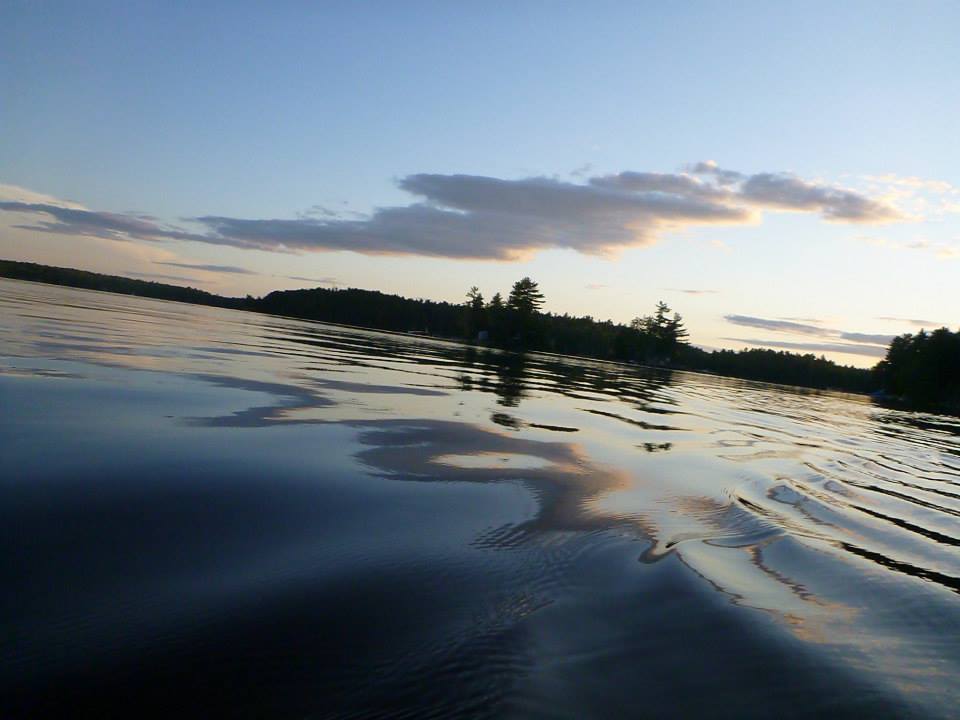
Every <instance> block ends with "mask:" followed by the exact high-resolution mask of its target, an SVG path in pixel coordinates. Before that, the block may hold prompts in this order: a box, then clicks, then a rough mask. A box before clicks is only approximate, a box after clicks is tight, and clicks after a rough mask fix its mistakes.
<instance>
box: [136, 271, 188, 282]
mask: <svg viewBox="0 0 960 720" xmlns="http://www.w3.org/2000/svg"><path fill="white" fill-rule="evenodd" d="M123 274H124V275H130V276H131V277H138V278H147V279H150V280H175V281H177V282H189V283H202V282H203V280H197V279H196V278H192V277H185V276H183V275H164V274H162V273H146V272H133V271H132V270H127V271H126V272H124V273H123Z"/></svg>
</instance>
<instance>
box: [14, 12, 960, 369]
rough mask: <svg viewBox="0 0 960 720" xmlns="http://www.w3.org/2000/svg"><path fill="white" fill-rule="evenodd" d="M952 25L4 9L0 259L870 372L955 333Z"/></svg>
mask: <svg viewBox="0 0 960 720" xmlns="http://www.w3.org/2000/svg"><path fill="white" fill-rule="evenodd" d="M958 27H960V3H956V2H911V3H907V2H876V1H875V2H868V3H867V2H863V3H861V2H853V1H851V2H844V3H835V2H824V3H819V2H797V3H769V2H757V3H751V2H738V3H721V2H688V3H636V2H622V3H606V2H591V3H561V2H509V3H497V2H483V3H480V2H477V3H473V2H464V3H444V2H436V3H418V2H409V3H396V2H383V3H378V2H368V3H352V2H344V3H337V2H325V3H295V2H285V3H266V2H263V3H247V2H223V3H218V2H206V3H170V2H165V1H164V2H160V1H157V2H138V1H137V0H124V1H123V2H96V3H85V2H69V3H57V2H38V1H36V0H29V1H24V2H21V1H19V0H11V1H9V2H6V3H3V4H2V5H0V258H3V259H11V260H25V261H31V262H40V263H46V264H51V265H59V266H69V267H78V268H83V269H87V270H92V271H96V272H106V273H113V274H121V275H127V276H132V277H138V278H143V279H150V280H157V281H160V282H169V283H174V284H181V285H191V286H193V287H200V288H203V289H205V290H209V291H211V292H217V293H224V294H230V295H245V294H252V295H262V294H264V293H266V292H269V291H270V290H274V289H291V288H298V287H315V286H318V285H319V286H324V287H360V288H368V289H377V290H383V291H385V292H393V293H398V294H401V295H405V296H409V297H422V298H431V299H437V300H448V301H452V302H460V301H463V300H464V299H465V294H466V292H467V290H468V289H469V288H470V287H471V286H473V285H476V286H478V287H479V288H480V290H481V291H482V292H483V293H484V294H485V296H486V297H487V298H489V297H490V296H492V295H493V294H494V293H495V292H498V291H499V292H501V293H503V294H504V295H506V294H507V293H508V292H509V289H510V286H511V285H512V283H513V282H514V281H516V280H518V279H520V278H522V277H524V276H530V277H532V278H533V279H534V280H536V281H537V282H538V283H539V284H540V288H541V290H542V291H543V292H544V294H545V295H546V298H547V304H546V308H545V309H546V310H548V311H551V312H556V313H570V314H575V315H591V316H593V317H595V318H597V319H604V320H605V319H608V318H609V319H612V320H614V321H616V322H629V320H630V319H631V318H633V317H635V316H638V315H644V314H649V313H650V312H652V310H653V309H654V306H655V304H656V302H657V301H658V300H665V301H666V302H667V303H668V304H669V305H670V306H671V307H672V308H674V309H675V310H677V311H679V312H680V313H681V314H682V316H683V318H684V321H685V323H686V325H687V327H688V329H689V331H690V334H691V339H692V341H693V342H694V343H696V344H698V345H700V346H703V347H707V348H732V349H740V348H746V347H772V348H777V349H785V350H791V351H796V352H815V353H816V354H818V355H819V354H825V355H826V356H827V357H829V358H831V359H834V360H837V361H839V362H842V363H846V364H854V365H859V366H870V365H872V364H874V363H875V362H876V361H877V360H879V359H880V358H882V356H883V354H884V346H885V345H886V343H887V342H888V341H889V339H890V338H891V337H892V336H894V335H898V334H902V333H904V332H916V331H917V330H919V329H920V328H921V327H926V328H934V327H939V326H941V325H946V326H948V327H951V328H954V329H956V328H957V326H958V325H960V293H958V291H957V287H958V285H960V283H958V279H960V170H958V168H960V142H958V137H960V102H958V100H957V98H960V73H957V68H960V43H957V42H956V30H957V28H958Z"/></svg>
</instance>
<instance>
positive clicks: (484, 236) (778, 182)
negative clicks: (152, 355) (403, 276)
mask: <svg viewBox="0 0 960 720" xmlns="http://www.w3.org/2000/svg"><path fill="white" fill-rule="evenodd" d="M398 186H399V188H400V189H401V190H403V191H405V192H407V193H409V194H410V195H411V197H412V198H413V201H412V202H411V203H410V204H408V205H402V206H394V207H381V208H378V209H375V210H374V211H373V212H372V213H370V214H369V215H366V216H362V217H353V216H351V217H343V216H339V215H336V216H335V215H332V214H329V212H330V211H323V210H320V211H318V210H316V208H312V209H311V210H312V212H309V213H308V214H304V215H301V216H299V217H296V218H293V219H282V218H260V219H256V218H252V219H251V218H237V217H228V216H222V215H203V216H200V217H195V218H190V219H187V220H184V221H183V222H185V223H188V224H189V225H191V226H194V227H197V228H199V230H198V231H193V230H189V229H186V228H184V227H180V226H176V225H169V224H164V223H162V222H160V221H157V220H156V219H154V218H151V217H150V216H144V215H137V214H131V213H110V212H100V211H93V210H87V209H82V208H77V207H66V206H64V205H62V204H57V203H54V202H49V201H44V202H29V201H27V200H26V199H16V200H5V201H0V210H3V211H6V212H11V213H20V214H25V215H35V216H37V220H35V221H34V223H33V224H30V225H18V226H17V227H20V228H25V229H29V230H33V231H36V232H46V233H57V234H63V235H80V236H93V237H100V238H107V239H111V240H146V241H164V240H182V241H190V242H202V243H208V244H215V245H225V246H232V247H238V248H246V249H258V250H269V251H279V252H295V253H299V252H311V251H316V252H323V251H327V252H329V251H351V252H357V253H363V254H368V255H421V256H432V257H444V258H460V259H473V260H516V259H520V258H525V257H528V256H530V255H531V254H533V253H536V252H538V251H542V250H548V249H552V248H561V249H572V250H576V251H578V252H581V253H586V254H594V255H612V254H615V253H617V252H619V251H621V250H624V249H626V248H634V247H643V246H646V245H650V244H652V243H654V242H656V241H657V240H658V239H659V238H660V237H661V236H662V235H663V234H664V233H667V232H669V231H674V230H681V229H685V228H690V227H696V226H711V225H713V226H718V225H745V224H754V223H757V222H759V221H760V219H761V216H762V212H763V211H768V210H789V211H795V212H809V213H815V214H818V215H820V216H821V217H823V218H824V219H826V220H829V221H832V222H847V223H880V222H889V221H892V220H897V219H900V218H901V215H900V213H899V212H898V210H897V209H896V208H895V207H894V206H892V205H890V204H888V203H885V202H884V201H883V200H881V199H876V198H872V197H868V196H866V195H863V194H861V193H858V192H855V191H853V190H849V189H846V188H842V187H838V186H831V185H826V184H822V183H815V182H809V181H805V180H802V179H800V178H797V177H795V176H793V175H789V174H785V173H759V174H754V175H747V174H743V173H740V172H737V171H733V170H725V169H722V168H719V167H718V166H717V165H716V164H715V163H709V162H708V163H698V164H696V165H694V166H692V167H691V168H690V169H689V172H683V173H676V174H673V173H645V172H633V171H631V172H622V173H619V174H614V175H603V176H595V177H591V178H587V179H586V180H585V181H584V182H568V181H563V180H558V179H555V178H544V177H532V178H525V179H519V180H507V179H500V178H494V177H484V176H479V175H440V174H415V175H408V176H406V177H403V178H401V179H400V180H399V181H398Z"/></svg>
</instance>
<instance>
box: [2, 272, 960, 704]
mask: <svg viewBox="0 0 960 720" xmlns="http://www.w3.org/2000/svg"><path fill="white" fill-rule="evenodd" d="M0 287H2V290H3V293H2V295H0V308H2V314H0V317H2V321H0V348H2V353H0V354H2V356H3V357H2V358H0V393H2V394H0V397H2V399H3V404H4V409H5V412H4V414H3V420H2V421H0V431H2V434H0V442H2V445H3V448H2V449H3V454H4V457H5V458H6V459H7V466H8V467H9V468H15V470H14V471H13V472H11V473H9V474H8V475H7V477H6V479H5V480H4V481H3V485H2V487H3V492H4V494H5V497H6V500H7V501H6V502H5V503H4V506H3V508H2V509H0V520H2V523H0V528H2V530H0V535H2V539H3V546H4V547H5V548H6V549H7V553H8V554H9V558H10V559H11V560H12V562H9V563H7V564H6V567H7V569H6V570H5V571H3V572H2V573H0V579H2V580H3V587H4V588H5V589H6V591H5V592H4V593H3V594H2V596H0V608H2V609H3V611H4V614H5V615H4V616H5V617H6V618H8V621H9V623H10V627H11V628H12V629H13V630H12V640H13V641H12V642H10V643H5V647H4V649H3V650H2V653H3V655H2V659H3V661H2V663H0V667H3V668H4V669H3V670H2V671H0V680H2V681H3V686H4V687H6V688H9V693H7V696H8V697H10V698H12V701H11V702H13V709H14V710H17V709H19V710H23V709H25V708H32V707H34V706H36V704H37V703H46V704H47V708H48V709H51V708H55V707H59V704H60V703H65V702H74V703H75V702H81V703H86V704H89V705H90V706H91V707H92V708H94V709H98V710H101V711H106V712H110V711H116V710H118V709H120V708H130V707H136V706H137V704H138V703H142V702H143V701H144V700H145V699H146V698H151V697H152V698H166V699H167V702H170V703H174V705H175V704H176V702H177V698H180V699H182V700H183V701H184V702H186V700H185V698H186V696H187V694H188V693H187V691H188V690H189V691H191V692H193V693H199V697H200V698H201V699H200V700H199V701H197V702H198V704H197V705H194V706H191V707H194V708H201V707H203V708H207V709H210V710H212V711H228V712H231V713H233V714H237V715H250V716H256V715H258V714H268V715H271V716H302V715H304V714H310V713H315V714H318V715H320V716H338V715H343V716H346V715H350V713H353V714H355V715H356V716H377V715H383V716H390V715H391V714H395V712H396V711H397V709H398V708H401V709H404V710H406V711H408V712H409V713H410V714H412V715H418V716H427V715H429V714H430V713H434V714H437V715H446V716H449V715H461V716H478V715H480V716H482V715H491V716H503V715H508V716H509V715H515V716H524V717H529V716H546V717H586V716H594V717H610V716H635V715H636V714H645V713H649V714H650V715H663V714H674V713H678V712H698V713H709V714H711V715H713V716H718V715H724V716H730V717H744V716H757V717H763V716H767V715H769V714H770V708H772V707H775V708H777V712H776V714H777V715H779V716H804V715H812V714H815V713H817V712H829V713H830V714H832V715H835V716H843V715H847V716H857V715H863V714H864V713H869V714H871V715H873V716H883V715H890V716H893V715H903V714H905V713H907V714H909V713H918V714H922V715H925V716H943V717H948V716H950V715H951V714H952V713H953V712H954V709H955V707H956V705H957V703H958V702H960V697H958V691H957V690H956V687H955V682H954V679H955V677H956V673H957V670H958V669H960V648H958V643H957V642H956V638H957V637H960V598H958V594H960V556H958V553H957V546H958V545H960V532H958V531H957V527H958V525H957V518H958V516H960V425H958V423H957V422H956V421H955V420H952V419H949V418H942V417H934V416H929V415H920V414H911V413H904V412H901V411H896V410H889V409H882V408H878V407H875V406H873V405H871V404H870V403H869V402H868V401H867V400H865V399H863V398H857V397H851V396H845V395H839V394H832V393H817V392H811V391H800V390H796V389H791V388H784V387H778V386H771V385H764V384H759V383H749V382H741V381H735V380H730V379H723V378H713V377H708V376H703V375H696V374H691V373H682V372H669V371H663V370H646V369H642V368H636V367H626V366H619V365H613V364H607V363H600V362H593V361H580V360H574V359H568V358H557V357H550V356H544V355H530V356H518V355H511V354H506V353H501V352H498V351H493V350H488V349H483V348H472V347H465V346H462V345H458V344H456V343H448V342H441V341H434V340H430V339H425V338H408V337H403V336H396V335H387V334H382V333H375V332H368V331H363V330H357V329H349V328H335V327H331V326H324V325H319V324H311V323H306V322H301V321H297V320H290V319H284V318H275V317H267V316H259V315H254V314H246V313H238V312H229V311H223V310H218V309H214V308H204V307H192V306H187V305H180V304H175V303H164V302H158V301H152V300H145V299H140V298H132V297H123V296H115V295H108V294H101V293H92V292H85V291H76V290H69V289H64V288H55V287H47V286H42V285H34V284H28V283H19V282H12V281H0ZM187 666H189V667H190V671H189V673H188V672H187V671H186V669H185V668H186V667H187ZM248 678H256V679H257V682H255V683H253V684H251V683H250V682H248V680H247V679H248ZM424 688H428V689H426V690H425V689H424ZM41 698H42V700H41ZM171 707H173V706H171ZM391 711H393V712H391Z"/></svg>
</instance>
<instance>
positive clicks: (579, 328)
mask: <svg viewBox="0 0 960 720" xmlns="http://www.w3.org/2000/svg"><path fill="white" fill-rule="evenodd" d="M0 277H6V278H11V279H16V280H28V281H32V282H41V283H47V284H52V285H61V286H66V287H75V288H81V289H88V290H100V291H105V292H112V293H118V294H125V295H137V296H142V297H150V298H156V299H161V300H174V301H178V302H186V303H190V304H197V305H209V306H213V307H221V308H228V309H234V310H248V311H253V312H260V313H266V314H270V315H277V316H287V317H295V318H300V319H306V320H316V321H321V322H331V323H335V324H338V325H345V326H350V327H357V328H363V329H371V330H379V331H388V332H400V333H404V334H410V333H411V332H412V333H415V334H417V335H429V336H430V337H434V338H436V339H442V340H451V341H459V342H468V343H469V342H471V341H472V336H471V335H470V334H469V329H470V327H471V326H470V317H469V313H470V308H469V306H466V305H456V304H453V303H448V302H436V301H430V300H413V299H409V298H403V297H400V296H397V295H388V294H385V293H380V292H377V291H371V290H357V289H344V290H333V289H325V288H314V289H305V290H288V291H275V292H272V293H269V294H267V295H265V296H264V297H261V298H255V297H252V296H249V295H248V296H246V297H243V298H241V297H225V296H222V295H216V294H214V293H210V292H207V291H205V290H200V289H197V288H192V287H183V286H179V285H170V284H166V283H160V282H154V281H150V280H141V279H136V278H129V277H124V276H118V275H105V274H101V273H94V272H89V271H85V270H77V269H74V268H61V267H53V266H48V265H41V264H37V263H28V262H18V261H10V260H0ZM536 322H537V323H538V328H539V337H538V339H537V341H536V342H532V343H529V344H527V345H524V346H520V347H517V346H511V345H510V344H509V343H497V342H493V343H490V345H492V346H494V347H500V348H502V349H506V350H521V351H522V350H528V351H536V352H545V353H548V354H553V355H560V356H570V357H582V358H589V359H592V360H600V361H611V362H626V363H630V364H634V365H649V366H652V367H659V368H663V369H667V370H670V369H673V370H690V371H696V372H707V373H710V374H714V375H720V376H725V377H736V378H740V379H746V380H758V381H762V382H772V383H778V384H782V385H790V386H795V387H805V388H812V389H820V390H839V391H843V392H852V393H857V394H870V393H874V392H876V390H877V386H876V383H875V380H874V378H873V376H872V374H871V371H870V370H866V369H862V368H854V367H851V366H841V365H837V364H836V363H834V362H832V361H830V360H826V359H825V358H822V357H820V358H817V357H815V356H814V355H812V354H807V355H798V354H795V353H788V352H784V351H774V350H765V349H754V350H742V351H739V352H734V351H730V350H722V351H712V352H707V351H705V350H701V349H700V348H696V347H695V346H691V345H687V344H683V345H682V346H679V347H678V348H677V349H676V352H675V355H674V356H673V357H671V358H669V359H662V358H657V357H651V356H650V355H649V350H648V351H647V356H644V355H643V348H645V347H649V346H650V341H649V340H648V339H647V338H646V337H645V336H644V333H643V332H642V331H638V330H637V329H635V328H629V327H627V326H623V325H616V324H614V323H611V322H610V321H607V322H598V321H596V320H593V319H592V318H589V317H583V318H579V317H569V316H566V315H564V316H557V315H552V314H550V313H543V314H538V315H537V317H536ZM481 344H483V343H481Z"/></svg>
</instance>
